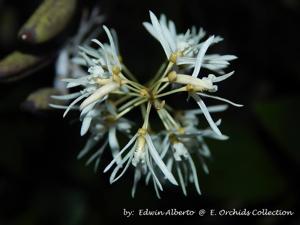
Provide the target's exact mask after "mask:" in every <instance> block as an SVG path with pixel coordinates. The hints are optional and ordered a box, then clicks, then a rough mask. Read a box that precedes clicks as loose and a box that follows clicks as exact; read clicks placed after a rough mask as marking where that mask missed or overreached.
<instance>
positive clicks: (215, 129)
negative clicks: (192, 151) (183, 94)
mask: <svg viewBox="0 0 300 225" xmlns="http://www.w3.org/2000/svg"><path fill="white" fill-rule="evenodd" d="M191 96H192V97H193V98H194V99H195V101H196V102H197V104H198V105H199V107H200V109H201V110H202V112H203V114H204V116H205V118H206V120H207V122H208V124H209V125H210V127H211V129H212V130H213V131H214V132H215V133H216V134H218V135H220V136H221V135H222V133H221V131H220V130H219V128H218V127H217V125H216V124H215V122H214V121H213V119H212V118H211V116H210V113H209V112H208V110H207V107H206V105H205V104H204V102H203V101H202V99H201V98H200V97H199V96H198V95H195V94H191Z"/></svg>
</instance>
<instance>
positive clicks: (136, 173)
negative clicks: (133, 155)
mask: <svg viewBox="0 0 300 225" xmlns="http://www.w3.org/2000/svg"><path fill="white" fill-rule="evenodd" d="M140 179H141V171H140V169H138V168H136V169H135V171H134V179H133V186H132V189H131V196H132V198H134V196H135V192H136V187H137V184H138V182H139V181H140Z"/></svg>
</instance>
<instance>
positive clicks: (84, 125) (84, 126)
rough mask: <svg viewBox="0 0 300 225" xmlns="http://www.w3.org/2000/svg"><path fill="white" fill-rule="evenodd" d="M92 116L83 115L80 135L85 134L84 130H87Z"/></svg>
mask: <svg viewBox="0 0 300 225" xmlns="http://www.w3.org/2000/svg"><path fill="white" fill-rule="evenodd" d="M92 119H93V118H92V117H91V116H86V117H84V119H83V121H82V125H81V129H80V135H81V136H83V135H85V134H86V132H87V131H88V130H89V128H90V125H91V122H92Z"/></svg>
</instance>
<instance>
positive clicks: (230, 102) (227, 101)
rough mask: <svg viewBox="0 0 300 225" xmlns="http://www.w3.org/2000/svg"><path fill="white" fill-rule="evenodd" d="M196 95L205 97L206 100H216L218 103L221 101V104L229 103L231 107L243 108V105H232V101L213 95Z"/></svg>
mask: <svg viewBox="0 0 300 225" xmlns="http://www.w3.org/2000/svg"><path fill="white" fill-rule="evenodd" d="M197 94H198V95H201V96H203V97H207V98H213V99H217V100H220V101H223V102H226V103H229V104H231V105H233V106H236V107H243V105H241V104H237V103H234V102H232V101H229V100H227V99H225V98H221V97H218V96H214V95H209V94H204V93H197Z"/></svg>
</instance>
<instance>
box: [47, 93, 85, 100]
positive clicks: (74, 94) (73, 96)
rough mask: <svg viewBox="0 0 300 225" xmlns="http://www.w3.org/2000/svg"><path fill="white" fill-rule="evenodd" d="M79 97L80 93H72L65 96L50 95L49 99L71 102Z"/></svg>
mask: <svg viewBox="0 0 300 225" xmlns="http://www.w3.org/2000/svg"><path fill="white" fill-rule="evenodd" d="M80 95H81V93H80V92H76V93H72V94H67V95H52V96H51V98H53V99H57V100H71V99H74V98H77V97H79V96H80Z"/></svg>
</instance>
